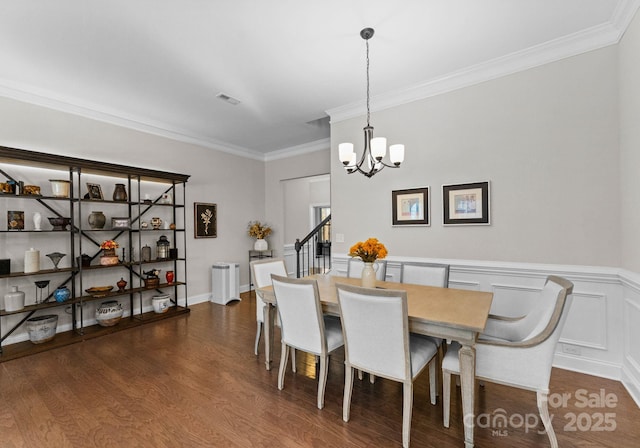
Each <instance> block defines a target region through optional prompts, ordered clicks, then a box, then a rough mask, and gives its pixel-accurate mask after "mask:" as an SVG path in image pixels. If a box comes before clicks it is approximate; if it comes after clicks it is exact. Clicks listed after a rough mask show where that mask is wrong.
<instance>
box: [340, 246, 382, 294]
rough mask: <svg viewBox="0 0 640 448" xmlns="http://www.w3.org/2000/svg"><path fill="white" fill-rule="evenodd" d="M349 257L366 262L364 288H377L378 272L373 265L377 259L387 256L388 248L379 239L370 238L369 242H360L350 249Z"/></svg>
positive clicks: (363, 272) (363, 275)
mask: <svg viewBox="0 0 640 448" xmlns="http://www.w3.org/2000/svg"><path fill="white" fill-rule="evenodd" d="M349 256H351V257H357V258H360V259H361V260H362V261H363V262H364V268H363V269H362V286H364V287H365V288H373V287H375V286H376V272H375V270H374V268H373V263H375V261H376V260H377V259H382V258H385V257H386V256H387V248H386V247H384V244H382V243H381V242H379V241H378V239H377V238H369V239H368V240H367V241H365V242H362V241H358V242H357V243H356V244H354V245H353V246H352V247H351V249H349Z"/></svg>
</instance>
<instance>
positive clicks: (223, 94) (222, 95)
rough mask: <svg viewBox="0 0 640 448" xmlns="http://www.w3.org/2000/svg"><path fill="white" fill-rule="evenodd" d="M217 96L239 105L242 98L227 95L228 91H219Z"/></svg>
mask: <svg viewBox="0 0 640 448" xmlns="http://www.w3.org/2000/svg"><path fill="white" fill-rule="evenodd" d="M216 97H217V98H220V99H221V100H222V101H225V102H227V103H229V104H232V105H234V106H237V105H238V104H240V100H239V99H236V98H234V97H232V96H229V95H227V94H226V93H218V94H217V95H216Z"/></svg>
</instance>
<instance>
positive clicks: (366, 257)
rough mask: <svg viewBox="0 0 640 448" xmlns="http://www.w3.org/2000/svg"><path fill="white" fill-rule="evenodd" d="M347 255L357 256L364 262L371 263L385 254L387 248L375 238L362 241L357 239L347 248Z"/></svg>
mask: <svg viewBox="0 0 640 448" xmlns="http://www.w3.org/2000/svg"><path fill="white" fill-rule="evenodd" d="M349 256H351V257H358V258H360V259H361V260H362V261H364V262H365V263H373V262H374V261H376V260H377V259H379V258H384V257H386V256H387V248H386V247H384V244H382V243H381V242H379V241H378V239H377V238H369V239H368V240H367V241H365V242H364V243H363V242H362V241H358V242H357V243H356V244H354V245H353V246H352V247H351V249H349Z"/></svg>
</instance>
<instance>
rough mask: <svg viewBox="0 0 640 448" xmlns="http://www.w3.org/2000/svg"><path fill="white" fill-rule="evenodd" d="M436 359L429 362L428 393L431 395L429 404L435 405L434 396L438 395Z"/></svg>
mask: <svg viewBox="0 0 640 448" xmlns="http://www.w3.org/2000/svg"><path fill="white" fill-rule="evenodd" d="M437 363H438V360H437V359H436V358H434V359H432V360H431V361H430V362H429V393H430V395H431V404H436V395H437V394H438V374H437V373H436V364H437Z"/></svg>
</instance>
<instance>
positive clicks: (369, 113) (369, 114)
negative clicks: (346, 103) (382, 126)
mask: <svg viewBox="0 0 640 448" xmlns="http://www.w3.org/2000/svg"><path fill="white" fill-rule="evenodd" d="M365 42H366V43H367V126H369V120H370V117H371V110H370V109H369V40H368V39H366V40H365Z"/></svg>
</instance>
